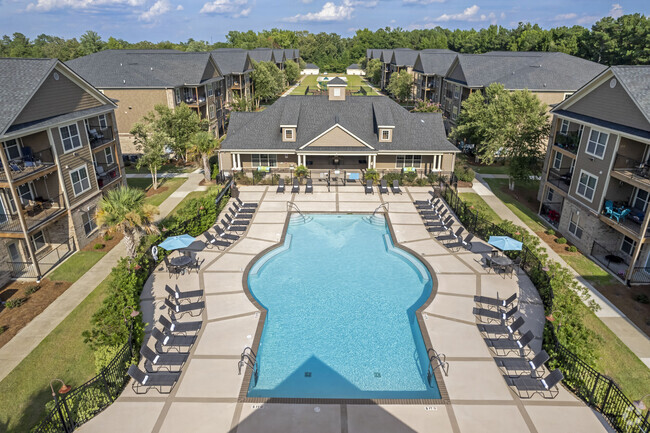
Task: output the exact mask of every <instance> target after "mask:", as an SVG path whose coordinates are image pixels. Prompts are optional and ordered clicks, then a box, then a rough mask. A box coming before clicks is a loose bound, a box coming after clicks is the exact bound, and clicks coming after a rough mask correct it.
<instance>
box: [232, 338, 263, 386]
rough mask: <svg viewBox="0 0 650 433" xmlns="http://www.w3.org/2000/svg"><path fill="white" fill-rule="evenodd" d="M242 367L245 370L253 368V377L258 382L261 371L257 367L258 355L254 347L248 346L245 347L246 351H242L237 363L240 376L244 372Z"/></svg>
mask: <svg viewBox="0 0 650 433" xmlns="http://www.w3.org/2000/svg"><path fill="white" fill-rule="evenodd" d="M242 367H243V368H244V370H246V368H250V369H251V370H253V378H254V379H255V384H257V378H258V377H259V371H258V369H257V355H255V352H253V349H251V348H250V347H248V346H247V347H245V348H244V351H243V352H242V353H241V358H240V359H239V362H238V363H237V371H238V375H240V376H241V372H242Z"/></svg>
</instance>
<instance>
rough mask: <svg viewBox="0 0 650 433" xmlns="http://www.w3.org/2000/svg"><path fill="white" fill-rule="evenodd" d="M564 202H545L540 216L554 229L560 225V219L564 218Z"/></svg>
mask: <svg viewBox="0 0 650 433" xmlns="http://www.w3.org/2000/svg"><path fill="white" fill-rule="evenodd" d="M563 204H564V201H558V202H544V203H543V204H542V210H541V211H540V213H539V214H540V215H541V216H542V217H543V218H544V219H545V220H546V221H548V223H549V224H551V225H552V226H553V227H555V228H557V227H558V226H559V225H560V217H561V216H562V205H563Z"/></svg>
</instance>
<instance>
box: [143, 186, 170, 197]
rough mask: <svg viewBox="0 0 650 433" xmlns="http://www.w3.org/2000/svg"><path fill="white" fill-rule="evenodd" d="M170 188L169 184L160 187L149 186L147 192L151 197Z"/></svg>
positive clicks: (146, 194) (147, 195)
mask: <svg viewBox="0 0 650 433" xmlns="http://www.w3.org/2000/svg"><path fill="white" fill-rule="evenodd" d="M168 189H169V187H168V186H158V189H153V188H152V187H149V188H147V191H146V192H145V196H146V197H151V196H152V195H156V194H160V193H162V192H165V191H167V190H168Z"/></svg>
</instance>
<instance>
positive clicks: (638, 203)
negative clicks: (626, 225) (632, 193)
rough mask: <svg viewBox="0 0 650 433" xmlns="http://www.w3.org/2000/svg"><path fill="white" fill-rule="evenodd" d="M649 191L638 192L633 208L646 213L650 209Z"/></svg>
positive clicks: (638, 190) (639, 190)
mask: <svg viewBox="0 0 650 433" xmlns="http://www.w3.org/2000/svg"><path fill="white" fill-rule="evenodd" d="M649 196H650V194H648V191H644V190H642V189H637V190H636V197H635V198H634V204H633V206H632V207H633V208H635V209H639V210H642V211H645V210H646V208H647V207H648V199H650V197H649Z"/></svg>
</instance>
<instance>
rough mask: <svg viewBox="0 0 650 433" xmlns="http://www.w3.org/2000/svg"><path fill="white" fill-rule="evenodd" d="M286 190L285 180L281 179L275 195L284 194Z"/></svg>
mask: <svg viewBox="0 0 650 433" xmlns="http://www.w3.org/2000/svg"><path fill="white" fill-rule="evenodd" d="M284 189H285V186H284V179H279V180H278V189H276V190H275V193H276V194H280V193H282V194H284Z"/></svg>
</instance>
